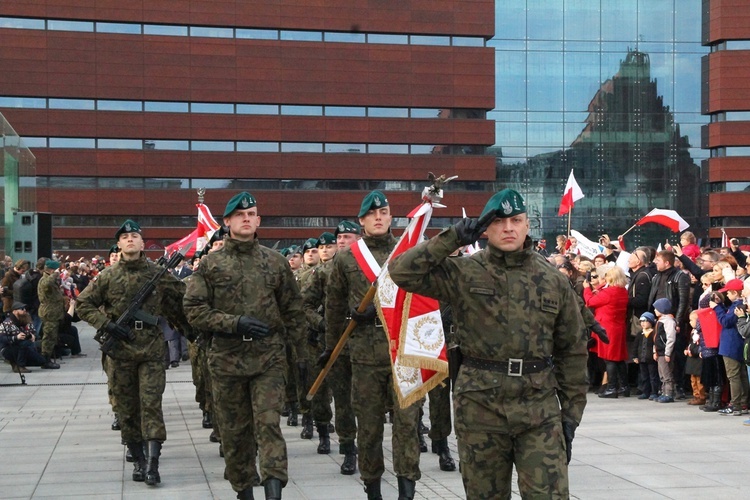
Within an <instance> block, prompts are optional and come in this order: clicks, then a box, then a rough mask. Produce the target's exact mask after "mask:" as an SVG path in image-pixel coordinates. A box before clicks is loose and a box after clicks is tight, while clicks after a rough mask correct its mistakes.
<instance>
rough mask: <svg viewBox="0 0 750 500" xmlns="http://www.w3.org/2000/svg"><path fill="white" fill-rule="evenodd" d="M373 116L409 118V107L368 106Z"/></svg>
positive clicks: (368, 113) (369, 114) (368, 112)
mask: <svg viewBox="0 0 750 500" xmlns="http://www.w3.org/2000/svg"><path fill="white" fill-rule="evenodd" d="M367 116H369V117H371V118H409V108H375V107H370V108H367Z"/></svg>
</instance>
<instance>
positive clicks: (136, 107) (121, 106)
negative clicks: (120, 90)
mask: <svg viewBox="0 0 750 500" xmlns="http://www.w3.org/2000/svg"><path fill="white" fill-rule="evenodd" d="M96 109H98V110H99V111H143V102H142V101H111V100H105V99H99V100H98V101H96Z"/></svg>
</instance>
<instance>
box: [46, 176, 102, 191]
mask: <svg viewBox="0 0 750 500" xmlns="http://www.w3.org/2000/svg"><path fill="white" fill-rule="evenodd" d="M49 183H50V185H51V186H54V187H56V188H78V189H96V187H97V182H96V177H50V179H49Z"/></svg>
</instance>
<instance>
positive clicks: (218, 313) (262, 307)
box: [184, 238, 305, 374]
mask: <svg viewBox="0 0 750 500" xmlns="http://www.w3.org/2000/svg"><path fill="white" fill-rule="evenodd" d="M184 305H185V313H186V314H187V317H188V320H189V321H190V323H191V324H192V325H193V327H194V328H196V329H197V330H200V331H205V332H215V333H222V334H224V335H226V334H236V333H237V322H238V321H239V319H240V316H251V317H254V318H256V319H258V320H260V321H263V322H265V323H266V324H268V325H269V327H270V329H271V335H270V336H269V337H268V338H265V339H263V340H256V341H252V342H244V341H243V340H242V337H241V336H239V335H237V337H236V338H228V337H226V336H224V335H221V336H219V335H214V338H213V340H212V342H211V352H213V353H225V354H226V355H227V357H228V364H227V366H228V372H231V373H239V374H243V373H245V372H248V371H255V370H256V369H257V366H256V365H258V364H260V365H263V366H265V364H266V363H270V362H271V361H276V360H277V358H280V359H284V357H285V348H284V345H285V344H284V343H285V341H286V340H287V339H289V343H290V345H292V346H293V347H294V346H298V345H300V344H301V343H302V342H303V341H304V340H303V339H304V338H305V323H304V313H303V311H302V300H301V296H300V293H299V287H298V286H297V282H296V281H295V279H294V275H293V274H292V270H291V268H290V267H289V264H288V263H287V262H286V260H285V259H284V257H282V256H281V254H279V253H278V252H276V251H274V250H271V249H270V248H266V247H264V246H262V245H260V244H259V243H258V240H257V239H255V240H253V241H249V242H243V241H238V240H235V239H232V238H227V239H226V242H225V244H224V247H223V248H221V249H220V250H217V251H216V252H213V253H210V254H208V255H207V256H206V257H204V258H203V260H201V263H200V265H199V266H198V270H197V271H195V272H194V273H193V274H192V276H191V278H190V281H189V283H188V289H187V293H186V294H185V301H184ZM229 358H231V359H229ZM229 365H231V367H230V366H229Z"/></svg>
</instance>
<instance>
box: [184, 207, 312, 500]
mask: <svg viewBox="0 0 750 500" xmlns="http://www.w3.org/2000/svg"><path fill="white" fill-rule="evenodd" d="M224 224H225V225H226V226H227V227H228V228H229V235H228V237H227V238H226V240H225V241H224V248H222V249H221V250H219V251H217V252H214V253H211V254H209V255H207V256H205V257H204V258H203V260H201V263H200V265H199V266H198V269H197V271H196V272H195V273H193V275H192V277H191V279H190V282H189V283H188V291H187V293H186V295H185V302H184V303H185V311H186V313H187V315H188V318H189V319H190V322H191V323H192V325H193V326H194V327H195V328H196V329H198V330H203V331H211V332H212V335H213V339H212V340H211V346H210V348H209V351H208V369H209V372H210V374H211V384H212V389H213V396H214V402H215V403H216V407H215V410H214V411H215V413H216V415H215V421H216V422H218V424H219V427H220V428H221V440H222V445H223V449H224V461H225V463H226V474H227V477H228V478H229V482H230V483H231V484H232V488H233V489H234V490H235V491H236V492H237V498H239V499H252V498H253V490H252V485H253V472H252V471H251V470H250V466H251V464H254V461H255V456H254V455H255V450H256V446H255V445H256V439H257V449H258V450H259V451H260V471H261V478H262V482H263V486H264V489H265V494H266V498H281V489H282V488H283V486H285V485H286V483H287V481H288V472H287V468H288V464H287V452H286V443H285V442H284V436H283V435H282V434H281V428H280V427H279V415H280V413H281V407H282V404H283V402H284V377H285V375H284V373H285V370H286V362H285V352H284V348H285V340H286V337H291V338H292V340H291V341H290V343H291V344H292V345H293V346H295V347H296V346H298V345H299V344H300V343H302V342H303V341H304V336H305V330H304V317H303V311H302V303H301V302H302V301H301V297H300V293H299V288H298V287H297V283H296V281H295V279H294V276H293V275H292V272H291V269H290V268H289V266H288V265H287V263H286V262H285V261H284V258H283V257H282V256H281V255H279V253H278V252H276V251H274V250H271V249H269V248H266V247H263V246H261V245H260V244H259V243H258V239H257V235H256V230H257V228H258V226H260V216H259V215H258V208H257V206H256V200H255V198H254V197H253V196H252V195H251V194H250V193H247V192H242V193H239V194H237V195H235V196H233V197H232V198H231V199H230V200H229V202H228V203H227V206H226V209H225V210H224Z"/></svg>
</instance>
